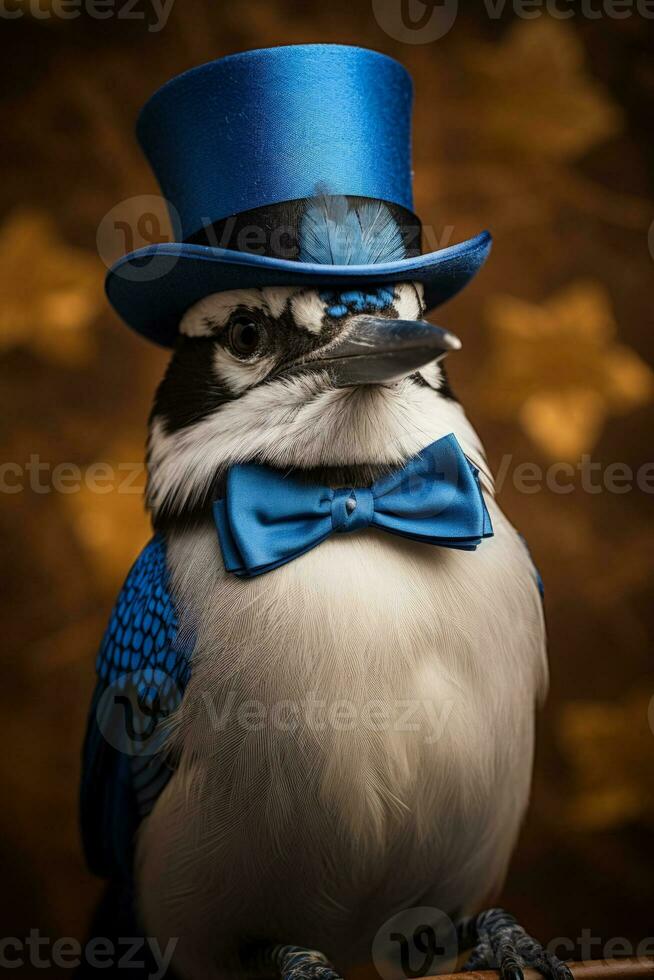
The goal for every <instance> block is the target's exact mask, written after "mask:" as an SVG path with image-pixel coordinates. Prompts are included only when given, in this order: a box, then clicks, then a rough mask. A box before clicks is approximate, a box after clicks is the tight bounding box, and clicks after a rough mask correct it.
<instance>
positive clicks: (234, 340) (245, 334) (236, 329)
mask: <svg viewBox="0 0 654 980" xmlns="http://www.w3.org/2000/svg"><path fill="white" fill-rule="evenodd" d="M263 336H264V329H263V327H262V326H261V324H259V323H256V322H255V321H254V320H253V319H252V317H251V316H247V315H246V314H238V315H237V316H235V317H233V318H232V319H231V321H230V324H229V331H228V335H227V337H228V341H229V346H230V347H231V348H232V350H233V352H234V353H235V354H236V356H237V357H250V356H251V355H252V354H254V353H255V351H256V350H257V348H258V347H260V345H261V342H262V340H263Z"/></svg>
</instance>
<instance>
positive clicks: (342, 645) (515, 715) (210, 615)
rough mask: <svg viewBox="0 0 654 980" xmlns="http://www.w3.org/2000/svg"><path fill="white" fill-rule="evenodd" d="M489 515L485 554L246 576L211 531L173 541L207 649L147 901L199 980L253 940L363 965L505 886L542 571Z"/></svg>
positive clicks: (349, 554)
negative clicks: (430, 914) (421, 927)
mask: <svg viewBox="0 0 654 980" xmlns="http://www.w3.org/2000/svg"><path fill="white" fill-rule="evenodd" d="M489 510H490V514H491V519H492V522H493V526H494V530H495V536H494V537H493V538H491V539H489V540H487V541H485V542H484V543H483V544H482V545H481V546H480V548H479V549H478V550H477V551H476V552H474V553H468V552H463V551H454V550H448V549H444V548H436V547H432V546H429V545H420V544H416V543H415V542H411V541H408V540H404V539H401V538H398V537H396V536H393V535H388V534H384V533H383V532H378V531H375V530H368V531H365V532H360V533H356V534H351V535H334V536H333V537H332V538H331V539H329V540H328V541H326V542H325V543H323V544H322V545H321V546H320V547H318V548H316V549H314V550H313V551H311V552H309V553H308V554H306V555H304V556H302V557H301V558H300V559H298V560H296V561H294V562H292V563H290V564H288V565H286V566H284V567H283V568H280V569H278V570H276V571H274V572H272V573H270V574H268V575H264V576H261V577H259V578H255V579H251V580H241V579H238V578H236V577H234V576H230V575H227V574H226V573H225V572H224V570H223V568H222V561H221V558H220V552H219V549H218V545H217V541H216V538H215V534H214V532H213V530H212V529H210V528H207V529H206V530H204V531H196V532H187V533H184V534H178V535H175V536H173V537H172V538H171V539H170V540H169V561H170V566H171V570H172V579H173V588H174V593H175V596H176V599H177V601H178V603H179V606H180V608H181V609H182V610H183V616H182V625H183V628H189V629H193V630H194V631H195V632H196V633H197V641H196V647H195V652H194V656H193V664H192V679H191V682H190V684H189V687H188V688H187V691H186V694H185V698H184V701H183V704H182V706H181V708H180V710H179V712H178V715H177V718H176V720H175V727H174V729H173V731H172V735H171V737H172V740H173V742H174V744H175V746H176V748H177V750H178V752H179V755H180V764H179V768H178V769H177V771H176V773H175V775H174V777H173V779H172V780H171V782H170V783H169V785H168V787H167V789H166V791H165V792H164V794H163V796H162V797H161V799H160V800H159V802H158V804H157V806H156V808H155V810H154V812H153V814H152V815H151V817H150V818H149V820H148V821H147V822H146V824H145V826H144V828H143V833H142V836H141V841H140V892H141V906H142V911H143V914H144V917H145V923H146V926H147V928H148V930H150V931H151V932H153V933H154V934H156V935H161V936H162V937H164V936H170V935H181V936H183V937H184V940H183V943H180V946H179V951H178V963H179V964H181V967H182V969H183V972H184V973H185V974H187V975H188V976H198V977H200V976H203V977H206V976H212V975H217V974H216V973H215V969H216V968H215V964H216V963H218V964H220V963H223V964H225V963H226V962H227V960H228V958H229V955H230V952H232V951H233V949H234V943H235V942H237V941H238V940H239V938H243V937H244V936H264V937H266V938H272V939H274V940H279V941H284V942H291V943H298V944H306V945H313V946H317V947H318V948H321V949H325V950H326V951H327V952H330V951H331V950H333V951H334V952H336V951H337V952H338V953H339V954H340V956H341V961H342V962H343V961H344V962H348V961H350V962H351V961H354V960H356V959H357V958H358V957H360V956H365V954H366V952H367V950H369V944H370V940H371V936H372V935H374V933H375V931H376V929H377V928H378V927H379V925H380V924H381V923H382V922H383V921H384V920H385V918H387V917H388V916H390V915H391V914H392V913H393V912H394V911H396V910H398V909H400V908H403V907H407V906H410V905H413V904H430V905H435V906H437V907H439V908H442V909H444V910H445V911H447V912H448V913H450V914H453V915H456V914H461V913H462V912H464V911H469V910H471V909H472V907H473V906H475V905H476V904H478V903H479V902H480V901H482V900H483V898H484V896H485V894H487V893H488V892H489V891H490V890H491V889H492V888H493V887H494V886H495V885H496V884H497V883H498V881H499V880H501V878H502V876H503V874H504V871H505V867H506V864H507V861H508V858H509V855H510V851H511V849H512V846H513V842H514V840H515V836H516V833H517V829H518V825H519V822H520V819H521V817H522V814H523V811H524V808H525V805H526V801H527V797H528V788H529V780H530V772H531V761H532V743H533V709H534V701H535V698H536V696H537V693H538V692H539V691H540V690H542V689H543V687H544V684H545V674H546V668H545V659H544V648H545V643H544V629H543V621H542V612H541V608H540V600H539V597H538V593H537V591H536V588H535V584H534V575H533V569H532V567H531V563H530V560H529V558H528V556H527V553H526V551H525V549H524V546H523V545H522V543H521V541H520V540H519V538H518V536H517V535H516V533H515V531H514V530H513V529H512V528H511V526H510V525H509V524H508V522H507V521H506V519H505V518H504V517H503V515H502V514H501V512H500V511H499V509H498V508H497V507H496V505H495V504H494V502H493V501H492V500H490V501H489Z"/></svg>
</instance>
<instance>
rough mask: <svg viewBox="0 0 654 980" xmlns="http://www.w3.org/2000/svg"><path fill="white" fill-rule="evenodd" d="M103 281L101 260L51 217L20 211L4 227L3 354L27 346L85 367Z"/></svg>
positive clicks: (0, 250) (0, 255) (0, 235)
mask: <svg viewBox="0 0 654 980" xmlns="http://www.w3.org/2000/svg"><path fill="white" fill-rule="evenodd" d="M102 281H103V277H102V267H101V265H100V263H99V261H98V260H97V259H96V258H94V257H93V256H92V255H90V254H89V253H88V252H87V251H85V250H84V249H81V248H76V247H74V246H71V245H68V244H67V243H66V242H65V241H63V240H62V239H61V237H60V236H59V234H58V232H57V228H56V226H55V223H54V221H53V220H52V218H50V217H49V215H47V214H45V213H44V212H42V211H37V210H34V209H28V210H18V211H14V212H13V213H12V214H11V215H10V216H9V217H8V218H7V220H6V221H5V223H4V224H3V225H2V227H0V292H1V293H2V300H3V302H2V306H0V352H2V351H6V350H10V349H12V348H15V347H25V348H28V349H30V350H31V351H33V352H34V353H36V354H37V355H39V356H41V357H44V358H47V359H51V360H54V361H57V362H59V363H64V364H68V365H73V366H74V365H77V364H82V363H85V362H86V361H87V360H88V358H89V356H90V353H91V351H92V345H91V336H90V332H89V327H90V325H91V324H92V323H93V320H94V319H95V318H96V316H97V315H98V313H99V312H100V310H101V309H102V307H103V303H104V298H103V292H102Z"/></svg>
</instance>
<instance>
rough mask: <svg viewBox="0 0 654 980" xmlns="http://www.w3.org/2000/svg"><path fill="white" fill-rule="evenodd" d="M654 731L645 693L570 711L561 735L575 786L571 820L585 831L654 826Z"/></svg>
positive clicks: (575, 705)
mask: <svg viewBox="0 0 654 980" xmlns="http://www.w3.org/2000/svg"><path fill="white" fill-rule="evenodd" d="M653 725H654V708H653V702H652V700H651V699H650V698H649V697H648V696H647V695H645V694H643V693H641V692H640V691H637V692H633V693H631V694H629V695H627V696H626V697H625V698H623V699H622V700H621V701H618V702H611V701H595V702H588V701H570V702H568V704H566V705H565V706H564V708H563V711H562V713H561V715H560V718H559V724H558V735H559V740H560V744H561V747H562V750H563V753H564V755H565V756H566V759H567V761H568V763H569V765H570V766H571V769H572V772H573V776H574V782H575V787H574V790H573V793H572V797H571V799H570V800H569V803H568V816H569V817H570V819H571V821H572V822H573V823H574V824H575V825H576V826H577V827H578V828H579V829H581V830H587V831H593V830H607V829H612V828H615V827H619V826H620V825H622V824H624V823H627V822H633V821H643V822H645V823H648V824H651V823H652V822H654V731H653V727H652V726H653Z"/></svg>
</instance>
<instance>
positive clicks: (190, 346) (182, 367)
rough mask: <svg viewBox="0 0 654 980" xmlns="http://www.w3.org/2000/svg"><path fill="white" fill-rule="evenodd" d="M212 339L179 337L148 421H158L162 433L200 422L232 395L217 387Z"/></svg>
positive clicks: (219, 386) (218, 385)
mask: <svg viewBox="0 0 654 980" xmlns="http://www.w3.org/2000/svg"><path fill="white" fill-rule="evenodd" d="M215 345H216V340H215V339H214V338H213V337H180V338H179V340H178V342H177V347H176V348H175V352H174V354H173V356H172V358H171V360H170V363H169V364H168V367H167V369H166V373H165V375H164V376H163V379H162V381H161V384H160V385H159V387H158V389H157V393H156V395H155V399H154V405H153V406H152V414H151V416H150V419H151V420H152V419H153V418H159V419H161V421H162V422H163V425H164V428H165V430H166V432H177V431H179V429H185V428H187V427H188V426H190V425H195V424H196V423H197V422H201V421H202V419H204V418H206V417H207V416H208V415H211V414H212V413H213V412H215V411H216V409H217V408H219V406H220V405H222V404H223V403H224V402H226V401H230V400H231V399H232V398H233V397H234V396H233V395H232V393H231V392H230V391H229V389H228V388H227V387H226V386H225V385H221V384H220V382H219V380H218V379H217V377H216V374H215V371H214V367H213V356H212V355H213V351H214V348H215Z"/></svg>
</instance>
